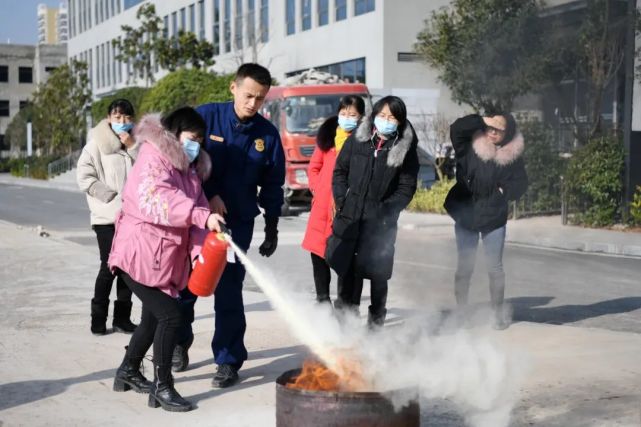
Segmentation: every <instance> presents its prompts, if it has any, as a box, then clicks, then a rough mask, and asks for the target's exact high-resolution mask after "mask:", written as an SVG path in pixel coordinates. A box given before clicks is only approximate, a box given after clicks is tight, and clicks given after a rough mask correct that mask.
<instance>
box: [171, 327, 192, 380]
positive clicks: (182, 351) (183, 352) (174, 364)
mask: <svg viewBox="0 0 641 427" xmlns="http://www.w3.org/2000/svg"><path fill="white" fill-rule="evenodd" d="M193 342H194V336H193V335H192V336H191V338H189V340H188V341H187V342H185V343H182V344H176V347H174V354H173V355H172V356H171V370H172V371H174V372H182V371H185V370H186V369H187V366H189V353H188V351H189V347H191V344H192V343H193Z"/></svg>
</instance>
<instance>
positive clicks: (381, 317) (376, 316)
mask: <svg viewBox="0 0 641 427" xmlns="http://www.w3.org/2000/svg"><path fill="white" fill-rule="evenodd" d="M386 315H387V309H385V308H383V309H380V310H378V311H377V312H376V313H374V312H372V307H371V306H370V307H369V310H368V314H367V327H368V328H369V329H370V330H371V331H375V330H378V329H380V328H382V327H383V325H384V324H385V316H386Z"/></svg>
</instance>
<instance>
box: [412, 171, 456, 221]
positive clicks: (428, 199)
mask: <svg viewBox="0 0 641 427" xmlns="http://www.w3.org/2000/svg"><path fill="white" fill-rule="evenodd" d="M454 183H455V180H453V179H446V180H443V181H437V182H435V183H434V185H432V187H431V188H429V189H427V188H419V189H418V190H416V193H415V194H414V198H413V199H412V201H411V202H410V204H409V206H408V207H407V209H408V210H410V211H412V212H432V213H439V214H444V213H445V208H443V203H445V198H446V197H447V193H448V192H449V191H450V189H451V188H452V186H454Z"/></svg>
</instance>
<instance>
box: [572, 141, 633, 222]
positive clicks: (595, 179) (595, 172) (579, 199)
mask: <svg viewBox="0 0 641 427" xmlns="http://www.w3.org/2000/svg"><path fill="white" fill-rule="evenodd" d="M623 171H624V153H623V146H622V144H621V141H620V139H619V138H616V137H614V136H604V137H598V138H595V139H593V140H592V141H590V142H589V143H588V144H587V145H586V146H584V147H582V148H580V149H579V150H577V151H576V152H575V154H574V156H573V157H572V159H570V164H569V165H568V171H567V173H566V189H567V193H568V201H569V203H570V213H572V212H576V213H575V214H574V215H573V217H572V222H574V223H576V224H581V225H587V226H592V227H602V226H607V225H612V224H614V223H615V222H617V221H618V220H619V219H620V217H621V197H622V191H623V180H622V176H623Z"/></svg>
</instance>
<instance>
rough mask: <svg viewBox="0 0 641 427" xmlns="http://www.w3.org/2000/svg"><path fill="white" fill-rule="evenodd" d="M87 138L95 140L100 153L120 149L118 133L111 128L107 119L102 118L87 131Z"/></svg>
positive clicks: (112, 152)
mask: <svg viewBox="0 0 641 427" xmlns="http://www.w3.org/2000/svg"><path fill="white" fill-rule="evenodd" d="M87 140H89V141H92V140H93V141H96V146H97V147H98V150H100V153H102V154H105V155H107V154H116V153H117V152H119V151H120V150H122V142H120V138H118V135H116V134H115V133H114V131H113V130H111V124H110V123H109V120H107V119H102V120H101V121H100V123H98V124H97V125H96V126H95V127H94V128H93V129H91V130H90V131H89V134H88V135H87Z"/></svg>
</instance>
